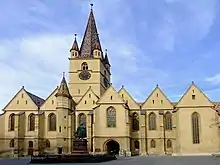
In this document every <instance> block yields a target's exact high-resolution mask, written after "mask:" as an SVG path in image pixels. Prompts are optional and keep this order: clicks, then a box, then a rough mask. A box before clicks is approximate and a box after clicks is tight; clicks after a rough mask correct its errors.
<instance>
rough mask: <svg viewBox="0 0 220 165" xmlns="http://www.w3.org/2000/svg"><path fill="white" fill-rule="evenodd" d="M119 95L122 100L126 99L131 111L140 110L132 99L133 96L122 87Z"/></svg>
mask: <svg viewBox="0 0 220 165" xmlns="http://www.w3.org/2000/svg"><path fill="white" fill-rule="evenodd" d="M118 93H119V95H120V96H121V98H122V99H124V100H125V102H127V104H128V106H129V108H130V109H140V106H139V105H138V104H137V103H136V101H135V100H134V99H133V98H132V97H131V95H130V94H129V93H128V92H127V91H126V90H125V89H124V87H122V88H121V89H120V90H119V92H118Z"/></svg>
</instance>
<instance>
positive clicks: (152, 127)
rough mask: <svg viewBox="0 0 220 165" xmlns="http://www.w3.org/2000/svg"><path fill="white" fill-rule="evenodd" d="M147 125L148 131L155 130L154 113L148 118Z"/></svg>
mask: <svg viewBox="0 0 220 165" xmlns="http://www.w3.org/2000/svg"><path fill="white" fill-rule="evenodd" d="M148 117H149V118H148V125H149V130H156V115H155V113H153V112H151V113H150V114H149V116H148Z"/></svg>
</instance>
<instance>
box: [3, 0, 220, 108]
mask: <svg viewBox="0 0 220 165" xmlns="http://www.w3.org/2000/svg"><path fill="white" fill-rule="evenodd" d="M90 3H93V4H94V7H93V8H94V15H95V18H96V23H97V27H98V31H99V34H100V39H101V42H102V47H103V49H105V48H107V49H108V54H109V58H110V62H111V66H112V83H113V86H114V87H115V88H116V89H119V88H120V87H121V85H124V86H125V88H126V89H127V90H128V91H129V92H130V93H131V95H132V96H133V97H134V98H135V99H136V100H137V101H144V100H145V99H146V98H147V96H148V95H149V94H150V93H151V92H152V90H153V89H154V88H155V86H156V84H159V86H160V87H161V89H162V90H163V91H164V93H165V94H166V95H167V96H168V98H169V99H170V100H171V101H178V100H179V98H180V97H181V96H182V95H183V94H184V92H185V91H186V90H187V88H188V87H189V86H190V85H191V82H192V81H194V82H195V84H196V85H197V86H198V87H199V88H200V89H202V90H203V91H204V92H205V94H206V95H208V97H209V98H210V99H211V100H212V101H220V67H219V61H220V39H219V38H220V33H219V26H220V17H219V15H220V2H219V1H218V0H193V1H192V0H139V1H133V0H132V1H131V0H94V1H90V0H62V1H60V0H53V1H52V0H19V1H18V0H2V1H0V11H1V15H0V22H1V24H0V71H1V72H0V73H1V77H0V78H1V86H0V91H1V95H0V107H2V108H3V107H4V106H5V105H6V104H7V103H8V101H10V99H11V98H12V97H13V96H14V95H15V94H16V92H17V91H18V90H19V89H20V88H21V87H22V86H23V85H24V86H25V88H26V89H27V90H28V91H30V92H32V93H34V94H37V95H39V96H41V97H43V98H46V97H47V96H48V95H49V94H50V93H51V92H52V90H53V89H54V88H55V87H56V86H57V85H59V83H60V80H61V78H62V72H64V71H65V72H68V67H69V63H68V57H69V49H70V47H71V45H72V42H73V39H74V33H77V34H78V37H77V38H78V42H79V43H80V42H81V39H82V35H83V34H84V30H85V26H86V23H87V19H88V15H89V11H90V5H89V4H90Z"/></svg>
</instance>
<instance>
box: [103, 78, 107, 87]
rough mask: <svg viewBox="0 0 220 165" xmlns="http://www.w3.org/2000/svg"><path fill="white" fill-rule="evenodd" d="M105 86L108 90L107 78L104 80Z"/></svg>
mask: <svg viewBox="0 0 220 165" xmlns="http://www.w3.org/2000/svg"><path fill="white" fill-rule="evenodd" d="M103 81H104V85H105V87H106V88H107V87H108V80H107V78H104V80H103Z"/></svg>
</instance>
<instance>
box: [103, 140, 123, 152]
mask: <svg viewBox="0 0 220 165" xmlns="http://www.w3.org/2000/svg"><path fill="white" fill-rule="evenodd" d="M119 150H120V145H119V143H118V142H117V141H115V140H109V141H108V142H107V143H106V151H107V153H108V154H114V155H118V154H119Z"/></svg>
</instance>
